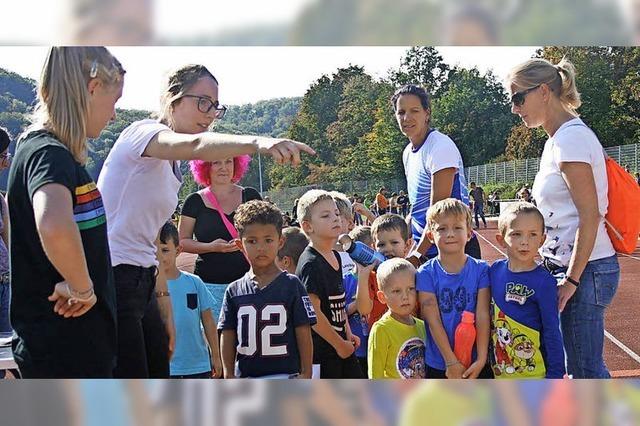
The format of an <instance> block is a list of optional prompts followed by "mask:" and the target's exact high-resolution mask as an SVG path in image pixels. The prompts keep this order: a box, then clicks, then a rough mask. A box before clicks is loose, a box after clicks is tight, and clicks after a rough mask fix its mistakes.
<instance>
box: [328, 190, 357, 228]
mask: <svg viewBox="0 0 640 426" xmlns="http://www.w3.org/2000/svg"><path fill="white" fill-rule="evenodd" d="M329 194H331V197H332V198H333V201H335V202H336V206H338V211H339V212H340V216H342V217H343V218H345V219H346V220H347V221H349V222H351V221H352V220H353V213H352V212H351V201H349V199H348V198H347V196H346V195H344V194H343V193H342V192H338V191H331V192H329Z"/></svg>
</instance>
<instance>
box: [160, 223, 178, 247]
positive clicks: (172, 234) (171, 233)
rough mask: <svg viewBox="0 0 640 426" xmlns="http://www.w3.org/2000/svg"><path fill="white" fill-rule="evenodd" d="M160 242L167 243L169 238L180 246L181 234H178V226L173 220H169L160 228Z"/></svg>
mask: <svg viewBox="0 0 640 426" xmlns="http://www.w3.org/2000/svg"><path fill="white" fill-rule="evenodd" d="M159 238H160V242H161V243H162V244H167V243H168V242H169V240H171V241H172V242H173V244H174V245H175V246H176V247H178V246H179V245H180V236H179V235H178V228H176V226H175V225H174V224H173V222H171V221H167V222H166V223H165V224H164V225H162V228H160V237H159Z"/></svg>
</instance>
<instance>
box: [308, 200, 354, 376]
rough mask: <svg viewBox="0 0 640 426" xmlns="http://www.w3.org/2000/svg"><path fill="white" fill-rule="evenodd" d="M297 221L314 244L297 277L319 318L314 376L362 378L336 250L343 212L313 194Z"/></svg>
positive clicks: (315, 334)
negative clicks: (347, 313) (355, 353)
mask: <svg viewBox="0 0 640 426" xmlns="http://www.w3.org/2000/svg"><path fill="white" fill-rule="evenodd" d="M298 220H299V221H300V225H301V227H302V230H303V231H304V233H305V235H307V236H308V237H309V240H310V243H309V245H308V246H307V248H306V249H305V250H304V252H303V253H302V255H301V256H300V260H299V262H298V268H297V269H296V274H297V275H298V277H300V280H301V281H302V283H303V284H304V286H305V288H306V289H307V292H308V293H309V298H310V299H311V302H312V303H313V308H314V309H315V312H316V314H317V316H318V322H317V324H316V325H315V326H313V364H314V377H320V378H362V377H364V374H363V373H362V371H361V369H360V364H359V363H358V360H357V358H356V357H355V355H354V351H355V349H356V348H357V347H358V346H359V345H360V339H359V338H358V337H357V336H354V335H352V333H351V329H350V328H349V323H348V321H347V315H346V311H345V291H344V282H343V274H342V264H341V258H340V255H339V254H338V252H337V251H335V250H334V248H335V246H336V243H337V241H338V236H339V235H340V234H341V233H342V229H343V227H342V219H341V217H340V211H339V210H338V207H337V205H336V202H335V201H334V199H333V198H332V197H331V195H330V194H329V193H328V192H326V191H322V190H318V189H312V190H310V191H308V192H306V193H305V194H304V195H303V196H302V197H300V200H299V201H298Z"/></svg>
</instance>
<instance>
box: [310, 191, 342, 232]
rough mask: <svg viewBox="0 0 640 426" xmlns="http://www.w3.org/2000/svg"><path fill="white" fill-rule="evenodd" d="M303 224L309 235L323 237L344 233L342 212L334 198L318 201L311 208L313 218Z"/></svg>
mask: <svg viewBox="0 0 640 426" xmlns="http://www.w3.org/2000/svg"><path fill="white" fill-rule="evenodd" d="M302 226H303V227H304V230H305V233H306V234H307V235H310V236H316V237H321V238H338V236H339V235H340V234H342V233H343V231H342V223H341V219H340V212H339V211H338V207H337V206H336V203H335V201H333V200H322V201H318V202H317V203H316V204H315V205H314V206H313V207H312V208H311V218H310V219H309V220H308V221H303V223H302Z"/></svg>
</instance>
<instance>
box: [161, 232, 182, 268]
mask: <svg viewBox="0 0 640 426" xmlns="http://www.w3.org/2000/svg"><path fill="white" fill-rule="evenodd" d="M159 246H160V255H159V257H160V258H159V259H158V260H159V261H160V267H161V268H162V269H163V270H164V271H169V270H171V269H172V268H175V266H176V258H177V257H178V255H179V254H180V252H181V251H182V247H181V246H180V245H178V246H176V244H175V243H174V242H173V240H172V239H171V238H169V239H167V242H166V243H163V242H160V244H159Z"/></svg>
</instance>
